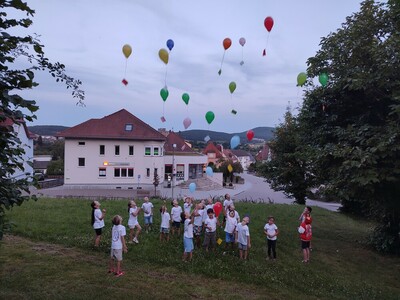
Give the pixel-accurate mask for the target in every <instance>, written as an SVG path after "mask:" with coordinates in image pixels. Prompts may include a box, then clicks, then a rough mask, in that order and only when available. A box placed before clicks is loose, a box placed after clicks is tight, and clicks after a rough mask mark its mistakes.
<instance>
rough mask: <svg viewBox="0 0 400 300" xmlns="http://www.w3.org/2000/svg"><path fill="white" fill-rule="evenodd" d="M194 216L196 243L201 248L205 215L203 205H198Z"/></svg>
mask: <svg viewBox="0 0 400 300" xmlns="http://www.w3.org/2000/svg"><path fill="white" fill-rule="evenodd" d="M193 215H194V222H193V234H194V238H195V242H196V247H197V248H200V247H201V234H202V233H203V215H205V213H204V209H203V204H202V203H199V204H197V205H196V208H195V210H194V211H193Z"/></svg>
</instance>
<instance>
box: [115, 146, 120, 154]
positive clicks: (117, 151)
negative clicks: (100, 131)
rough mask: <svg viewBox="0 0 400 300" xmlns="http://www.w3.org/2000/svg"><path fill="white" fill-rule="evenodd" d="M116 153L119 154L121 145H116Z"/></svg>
mask: <svg viewBox="0 0 400 300" xmlns="http://www.w3.org/2000/svg"><path fill="white" fill-rule="evenodd" d="M115 155H119V145H115Z"/></svg>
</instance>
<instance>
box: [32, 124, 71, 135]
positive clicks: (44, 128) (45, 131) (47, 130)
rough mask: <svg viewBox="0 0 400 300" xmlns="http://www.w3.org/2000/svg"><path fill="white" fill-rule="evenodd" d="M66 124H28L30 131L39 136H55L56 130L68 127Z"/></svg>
mask: <svg viewBox="0 0 400 300" xmlns="http://www.w3.org/2000/svg"><path fill="white" fill-rule="evenodd" d="M68 128H69V127H66V126H59V125H36V126H28V129H29V131H30V132H32V133H35V134H37V135H41V136H55V135H56V134H57V133H58V132H60V131H63V130H65V129H68Z"/></svg>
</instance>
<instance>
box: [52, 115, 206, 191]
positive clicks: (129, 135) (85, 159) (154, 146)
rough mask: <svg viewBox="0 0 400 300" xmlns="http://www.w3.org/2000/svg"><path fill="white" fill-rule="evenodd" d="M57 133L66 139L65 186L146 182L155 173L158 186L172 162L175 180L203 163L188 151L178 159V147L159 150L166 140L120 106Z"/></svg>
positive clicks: (149, 182)
mask: <svg viewBox="0 0 400 300" xmlns="http://www.w3.org/2000/svg"><path fill="white" fill-rule="evenodd" d="M57 136H58V137H63V138H65V158H64V164H65V165H64V185H66V186H85V187H88V186H93V187H102V188H104V187H109V188H122V189H126V188H136V187H137V186H139V185H140V186H146V185H148V186H151V185H152V184H153V180H154V174H155V173H157V174H158V176H159V184H160V185H162V184H163V181H164V179H165V178H168V174H172V173H174V172H173V169H174V168H173V166H176V170H175V171H176V174H177V177H176V178H178V177H179V178H181V177H180V176H181V175H180V174H183V177H182V178H183V180H187V179H188V177H189V174H192V173H193V172H194V173H195V174H199V172H200V171H199V169H201V171H202V167H203V165H204V163H203V161H200V160H199V158H198V157H197V155H194V154H193V153H190V155H189V154H188V155H183V156H182V157H184V156H187V157H188V158H180V155H179V154H178V152H180V151H178V149H176V153H175V151H172V153H170V151H169V148H168V143H167V149H168V150H167V151H165V152H164V144H165V143H166V141H167V138H166V137H165V136H164V135H162V134H161V133H160V132H158V131H157V130H155V129H153V128H152V127H151V126H149V125H148V124H146V123H144V122H143V121H141V120H140V119H138V118H137V117H135V116H134V115H132V114H131V113H129V112H128V111H126V110H125V109H122V110H120V111H118V112H116V113H113V114H111V115H109V116H105V117H104V118H101V119H91V120H88V121H86V122H84V123H82V124H79V125H77V126H74V127H71V128H69V129H67V130H64V131H62V132H61V133H59V134H58V135H57ZM172 146H173V144H171V147H172ZM172 149H174V148H173V147H172ZM200 156H201V157H202V155H200ZM178 157H179V158H178ZM200 165H201V168H200ZM182 166H183V169H182ZM191 172H192V173H191ZM178 174H179V175H178Z"/></svg>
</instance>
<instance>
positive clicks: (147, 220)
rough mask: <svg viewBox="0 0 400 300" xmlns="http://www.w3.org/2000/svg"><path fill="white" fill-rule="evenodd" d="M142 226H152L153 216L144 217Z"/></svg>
mask: <svg viewBox="0 0 400 300" xmlns="http://www.w3.org/2000/svg"><path fill="white" fill-rule="evenodd" d="M144 224H146V225H149V224H153V216H147V217H146V216H145V217H144Z"/></svg>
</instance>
